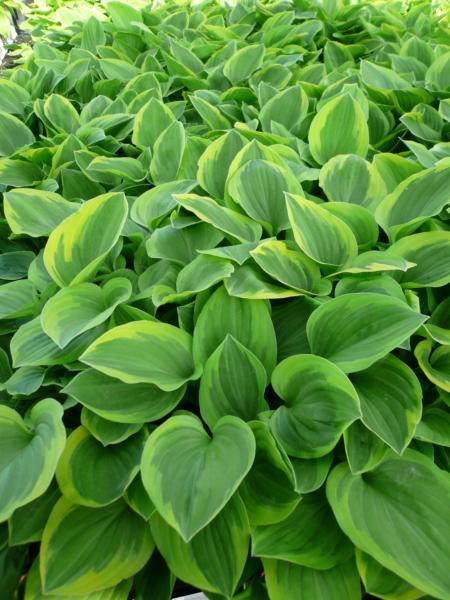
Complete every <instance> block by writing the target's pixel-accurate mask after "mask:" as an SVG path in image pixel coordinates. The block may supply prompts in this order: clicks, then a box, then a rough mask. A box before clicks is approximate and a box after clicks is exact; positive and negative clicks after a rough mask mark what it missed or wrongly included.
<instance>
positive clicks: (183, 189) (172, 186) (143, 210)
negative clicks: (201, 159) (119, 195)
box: [130, 179, 197, 227]
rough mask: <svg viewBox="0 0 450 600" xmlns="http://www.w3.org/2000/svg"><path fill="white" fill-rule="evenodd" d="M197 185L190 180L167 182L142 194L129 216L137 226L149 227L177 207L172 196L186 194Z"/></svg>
mask: <svg viewBox="0 0 450 600" xmlns="http://www.w3.org/2000/svg"><path fill="white" fill-rule="evenodd" d="M196 185H197V182H196V181H193V180H191V179H180V180H178V181H169V182H167V183H161V184H160V185H157V186H155V187H153V188H152V189H151V190H148V191H147V192H144V193H143V194H141V195H140V196H138V198H136V201H135V202H134V203H133V206H132V207H131V211H130V216H131V218H132V219H133V221H135V222H136V223H138V224H139V225H142V226H143V227H149V225H150V226H152V225H153V223H154V222H155V221H156V222H157V221H158V220H159V219H162V218H163V217H165V216H166V215H167V214H169V213H170V212H171V211H172V210H173V209H174V208H176V206H177V200H176V199H175V197H174V194H187V193H189V192H190V191H191V190H192V189H193V188H194V187H195V186H196Z"/></svg>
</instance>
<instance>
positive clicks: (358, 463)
mask: <svg viewBox="0 0 450 600" xmlns="http://www.w3.org/2000/svg"><path fill="white" fill-rule="evenodd" d="M344 445H345V454H346V456H347V461H348V464H349V466H350V469H351V471H352V473H364V472H365V471H370V470H371V469H373V468H374V467H375V466H376V465H377V464H378V463H379V462H380V461H381V460H382V459H383V458H384V455H385V454H386V452H387V450H388V446H386V444H385V443H384V442H382V440H381V439H380V438H379V437H377V436H376V435H375V434H374V433H373V432H372V431H371V430H370V429H367V427H366V426H365V425H364V424H363V423H362V421H360V420H358V421H355V422H354V423H352V424H351V425H350V427H349V428H348V429H346V430H345V431H344Z"/></svg>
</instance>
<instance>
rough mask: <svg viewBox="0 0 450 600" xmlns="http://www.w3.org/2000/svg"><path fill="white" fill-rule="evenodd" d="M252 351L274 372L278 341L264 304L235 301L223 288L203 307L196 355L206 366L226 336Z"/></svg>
mask: <svg viewBox="0 0 450 600" xmlns="http://www.w3.org/2000/svg"><path fill="white" fill-rule="evenodd" d="M228 333H229V334H231V335H232V336H233V337H234V338H235V339H236V340H237V341H238V342H240V343H241V344H242V345H243V346H245V347H246V348H247V349H248V350H250V351H251V352H253V353H254V354H255V355H256V356H257V357H258V358H259V360H260V361H261V362H262V364H263V365H264V367H265V368H266V371H267V372H268V373H271V372H272V370H273V368H274V366H275V362H276V339H275V331H274V328H273V324H272V321H271V318H270V312H269V306H268V305H267V304H266V303H265V302H259V301H255V300H242V299H240V298H232V297H231V296H229V295H228V294H227V292H226V290H225V289H224V288H223V287H222V288H219V289H218V290H216V291H215V292H214V294H213V295H212V296H211V298H210V299H209V300H208V302H207V303H206V304H205V306H204V307H203V310H202V311H201V313H200V315H199V318H198V320H197V324H196V327H195V331H194V344H193V352H194V357H195V360H196V361H197V362H201V363H205V362H206V360H207V359H208V358H209V356H211V354H212V353H213V352H214V350H215V349H216V348H217V347H218V346H219V345H220V344H221V342H223V340H224V339H225V337H226V336H227V334H228Z"/></svg>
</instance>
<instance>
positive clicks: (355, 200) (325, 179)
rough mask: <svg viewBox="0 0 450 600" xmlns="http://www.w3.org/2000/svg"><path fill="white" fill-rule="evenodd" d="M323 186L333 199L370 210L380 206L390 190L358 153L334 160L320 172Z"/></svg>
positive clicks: (341, 155) (321, 185)
mask: <svg viewBox="0 0 450 600" xmlns="http://www.w3.org/2000/svg"><path fill="white" fill-rule="evenodd" d="M319 183H320V187H321V188H322V189H323V190H324V192H325V193H326V195H327V196H328V199H329V200H331V201H333V202H349V203H351V204H358V205H360V206H364V207H365V208H368V209H369V210H373V209H374V208H375V207H376V206H378V204H379V203H380V201H381V200H382V198H383V195H384V193H385V189H386V188H385V184H384V182H383V180H382V178H381V176H380V175H379V173H378V171H377V170H376V168H375V167H374V166H373V165H372V164H371V163H369V162H367V161H366V160H364V159H363V158H361V156H358V155H356V154H340V155H338V156H334V157H333V158H331V159H330V160H329V161H328V162H327V163H325V164H324V166H323V167H322V169H321V170H320V177H319Z"/></svg>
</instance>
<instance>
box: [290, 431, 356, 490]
mask: <svg viewBox="0 0 450 600" xmlns="http://www.w3.org/2000/svg"><path fill="white" fill-rule="evenodd" d="M355 422H356V421H355ZM350 427H351V425H350ZM332 461H333V453H332V452H331V453H330V454H325V456H320V457H319V458H294V457H292V456H290V457H289V462H290V463H291V465H292V469H293V470H294V475H295V490H296V491H297V492H298V493H299V494H309V493H310V492H315V491H316V490H318V489H319V488H320V487H321V486H322V484H323V482H324V481H325V479H326V477H327V475H328V471H329V470H330V466H331V463H332Z"/></svg>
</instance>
